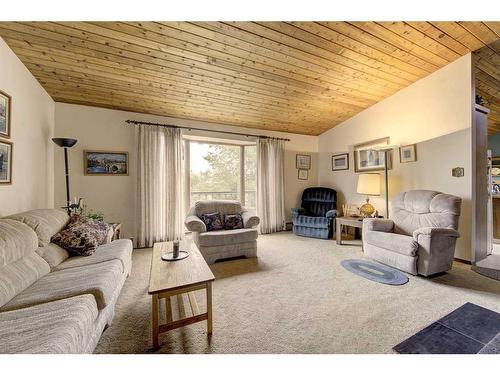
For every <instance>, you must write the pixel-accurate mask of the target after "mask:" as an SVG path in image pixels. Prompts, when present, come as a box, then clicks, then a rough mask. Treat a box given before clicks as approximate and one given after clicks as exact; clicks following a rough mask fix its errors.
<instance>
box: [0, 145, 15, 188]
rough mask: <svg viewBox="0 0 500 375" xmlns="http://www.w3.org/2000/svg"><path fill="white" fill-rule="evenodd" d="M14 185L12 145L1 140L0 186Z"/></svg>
mask: <svg viewBox="0 0 500 375" xmlns="http://www.w3.org/2000/svg"><path fill="white" fill-rule="evenodd" d="M11 183H12V143H10V142H7V141H2V140H0V184H11Z"/></svg>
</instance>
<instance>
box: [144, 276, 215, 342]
mask: <svg viewBox="0 0 500 375" xmlns="http://www.w3.org/2000/svg"><path fill="white" fill-rule="evenodd" d="M212 283H213V281H208V282H204V283H202V284H199V285H191V286H189V287H185V288H179V289H176V290H174V291H169V292H158V293H153V294H151V298H152V301H151V302H152V303H151V309H152V314H151V317H152V319H151V320H152V321H151V325H152V330H153V332H152V333H153V335H152V336H153V348H154V349H157V348H158V347H159V334H160V333H164V332H168V331H171V330H173V329H177V328H181V327H185V326H187V325H190V324H194V323H198V322H201V321H203V320H206V321H207V333H208V334H209V335H211V334H212ZM200 289H205V290H206V296H207V311H206V312H204V313H200V310H199V308H198V302H197V301H196V296H195V293H194V292H195V291H196V290H200ZM183 295H187V299H188V301H189V307H190V310H191V315H190V316H187V315H186V311H187V310H188V309H187V308H186V307H187V305H185V304H184V297H183ZM171 297H176V298H177V305H178V307H179V318H180V319H178V320H173V319H172V316H173V314H172V313H173V311H172V303H171ZM161 300H164V301H165V322H166V323H164V324H160V301H161Z"/></svg>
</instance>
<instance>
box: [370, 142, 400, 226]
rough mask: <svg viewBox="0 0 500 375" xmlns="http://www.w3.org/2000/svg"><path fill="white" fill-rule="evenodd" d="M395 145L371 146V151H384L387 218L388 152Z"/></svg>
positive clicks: (387, 210)
mask: <svg viewBox="0 0 500 375" xmlns="http://www.w3.org/2000/svg"><path fill="white" fill-rule="evenodd" d="M395 147H396V146H394V145H387V146H381V147H374V148H373V151H379V152H380V151H381V152H383V153H384V180H385V216H386V218H387V219H388V218H389V152H391V151H392V150H393V149H394V148H395Z"/></svg>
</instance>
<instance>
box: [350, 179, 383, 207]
mask: <svg viewBox="0 0 500 375" xmlns="http://www.w3.org/2000/svg"><path fill="white" fill-rule="evenodd" d="M356 191H357V193H358V194H363V195H366V203H365V204H364V205H362V206H361V213H362V214H363V216H365V217H370V216H372V215H373V213H374V212H375V208H374V207H373V206H372V205H371V204H370V198H369V196H370V195H380V176H379V175H378V174H376V173H362V174H360V175H359V177H358V186H357V188H356Z"/></svg>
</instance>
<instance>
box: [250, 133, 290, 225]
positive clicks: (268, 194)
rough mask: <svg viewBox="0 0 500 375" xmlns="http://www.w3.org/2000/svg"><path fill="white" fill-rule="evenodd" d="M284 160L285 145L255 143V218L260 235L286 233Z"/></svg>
mask: <svg viewBox="0 0 500 375" xmlns="http://www.w3.org/2000/svg"><path fill="white" fill-rule="evenodd" d="M284 158H285V142H284V141H282V140H278V139H268V138H259V139H258V140H257V215H258V216H259V217H260V232H261V233H273V232H279V231H282V230H284V229H285V224H286V223H285V193H284Z"/></svg>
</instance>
